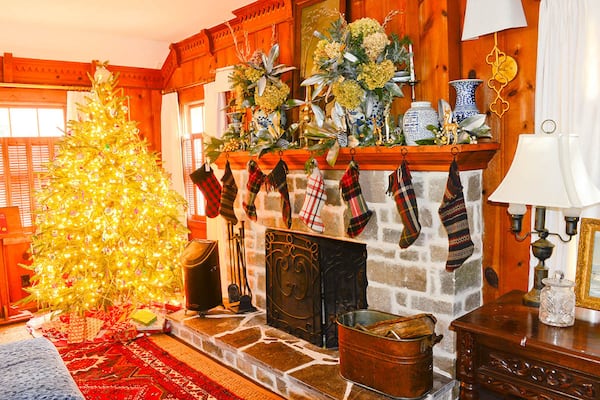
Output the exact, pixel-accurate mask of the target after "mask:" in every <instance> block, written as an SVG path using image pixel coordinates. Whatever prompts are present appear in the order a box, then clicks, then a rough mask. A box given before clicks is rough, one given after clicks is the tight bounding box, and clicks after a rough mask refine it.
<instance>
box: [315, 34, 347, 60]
mask: <svg viewBox="0 0 600 400" xmlns="http://www.w3.org/2000/svg"><path fill="white" fill-rule="evenodd" d="M343 49H344V44H343V43H340V42H330V41H328V40H326V39H322V40H319V41H318V42H317V46H316V48H315V53H314V54H313V59H314V60H315V63H317V64H318V63H319V62H320V61H322V60H339V59H340V58H341V57H342V55H343Z"/></svg>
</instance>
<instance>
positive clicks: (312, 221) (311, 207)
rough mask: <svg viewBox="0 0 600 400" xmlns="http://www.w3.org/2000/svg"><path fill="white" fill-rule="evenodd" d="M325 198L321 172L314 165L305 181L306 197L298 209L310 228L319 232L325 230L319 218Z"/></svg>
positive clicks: (301, 217) (303, 220)
mask: <svg viewBox="0 0 600 400" xmlns="http://www.w3.org/2000/svg"><path fill="white" fill-rule="evenodd" d="M326 200H327V194H325V182H324V181H323V174H321V170H319V167H318V166H317V165H315V166H314V167H313V170H312V172H311V174H310V176H309V177H308V180H307V182H306V197H305V198H304V204H303V205H302V209H301V210H300V219H301V220H302V222H304V223H305V224H306V225H308V227H309V228H310V229H312V230H314V231H317V232H319V233H321V232H323V231H324V230H325V225H324V224H323V219H321V210H322V209H323V206H324V205H325V201H326Z"/></svg>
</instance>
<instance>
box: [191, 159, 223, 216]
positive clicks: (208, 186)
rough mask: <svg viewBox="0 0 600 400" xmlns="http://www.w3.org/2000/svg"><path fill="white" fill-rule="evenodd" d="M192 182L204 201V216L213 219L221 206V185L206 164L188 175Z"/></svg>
mask: <svg viewBox="0 0 600 400" xmlns="http://www.w3.org/2000/svg"><path fill="white" fill-rule="evenodd" d="M190 178H191V179H192V182H194V184H195V185H196V186H197V187H198V189H200V191H201V192H202V194H203V195H204V199H205V200H206V216H207V217H209V218H215V217H216V216H217V215H219V207H220V205H221V184H220V183H219V181H218V180H217V177H216V176H215V173H214V172H213V170H212V168H211V167H210V166H209V165H208V164H204V165H203V166H201V167H200V168H198V169H197V170H195V171H194V172H192V173H191V174H190Z"/></svg>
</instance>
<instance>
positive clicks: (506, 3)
mask: <svg viewBox="0 0 600 400" xmlns="http://www.w3.org/2000/svg"><path fill="white" fill-rule="evenodd" d="M523 26H527V20H526V19H525V13H524V12H523V4H521V0H467V8H466V11H465V24H464V26H463V34H462V40H469V39H475V38H476V37H478V36H483V35H487V34H488V33H494V32H500V31H502V30H504V29H509V28H521V27H523Z"/></svg>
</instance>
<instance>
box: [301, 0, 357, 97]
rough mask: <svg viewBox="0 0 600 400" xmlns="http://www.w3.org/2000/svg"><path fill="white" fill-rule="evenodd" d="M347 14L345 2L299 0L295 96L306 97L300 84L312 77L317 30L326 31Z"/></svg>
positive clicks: (340, 0)
mask: <svg viewBox="0 0 600 400" xmlns="http://www.w3.org/2000/svg"><path fill="white" fill-rule="evenodd" d="M345 12H346V2H345V1H344V0H298V1H296V3H295V9H294V16H295V17H294V19H295V24H294V49H295V53H294V59H295V60H298V61H297V63H296V65H297V67H298V69H297V70H296V71H295V73H294V75H295V76H294V88H295V90H294V95H295V96H296V97H297V98H303V97H304V90H303V89H301V87H300V83H301V82H302V81H303V80H304V79H305V78H307V77H308V76H310V71H311V70H312V54H313V53H314V50H315V48H316V45H317V42H318V39H317V38H316V37H315V36H314V35H313V32H314V31H315V30H320V31H323V32H324V31H326V29H327V28H328V27H329V25H330V24H331V22H333V21H334V20H336V19H337V18H338V17H339V15H340V14H344V13H345Z"/></svg>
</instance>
